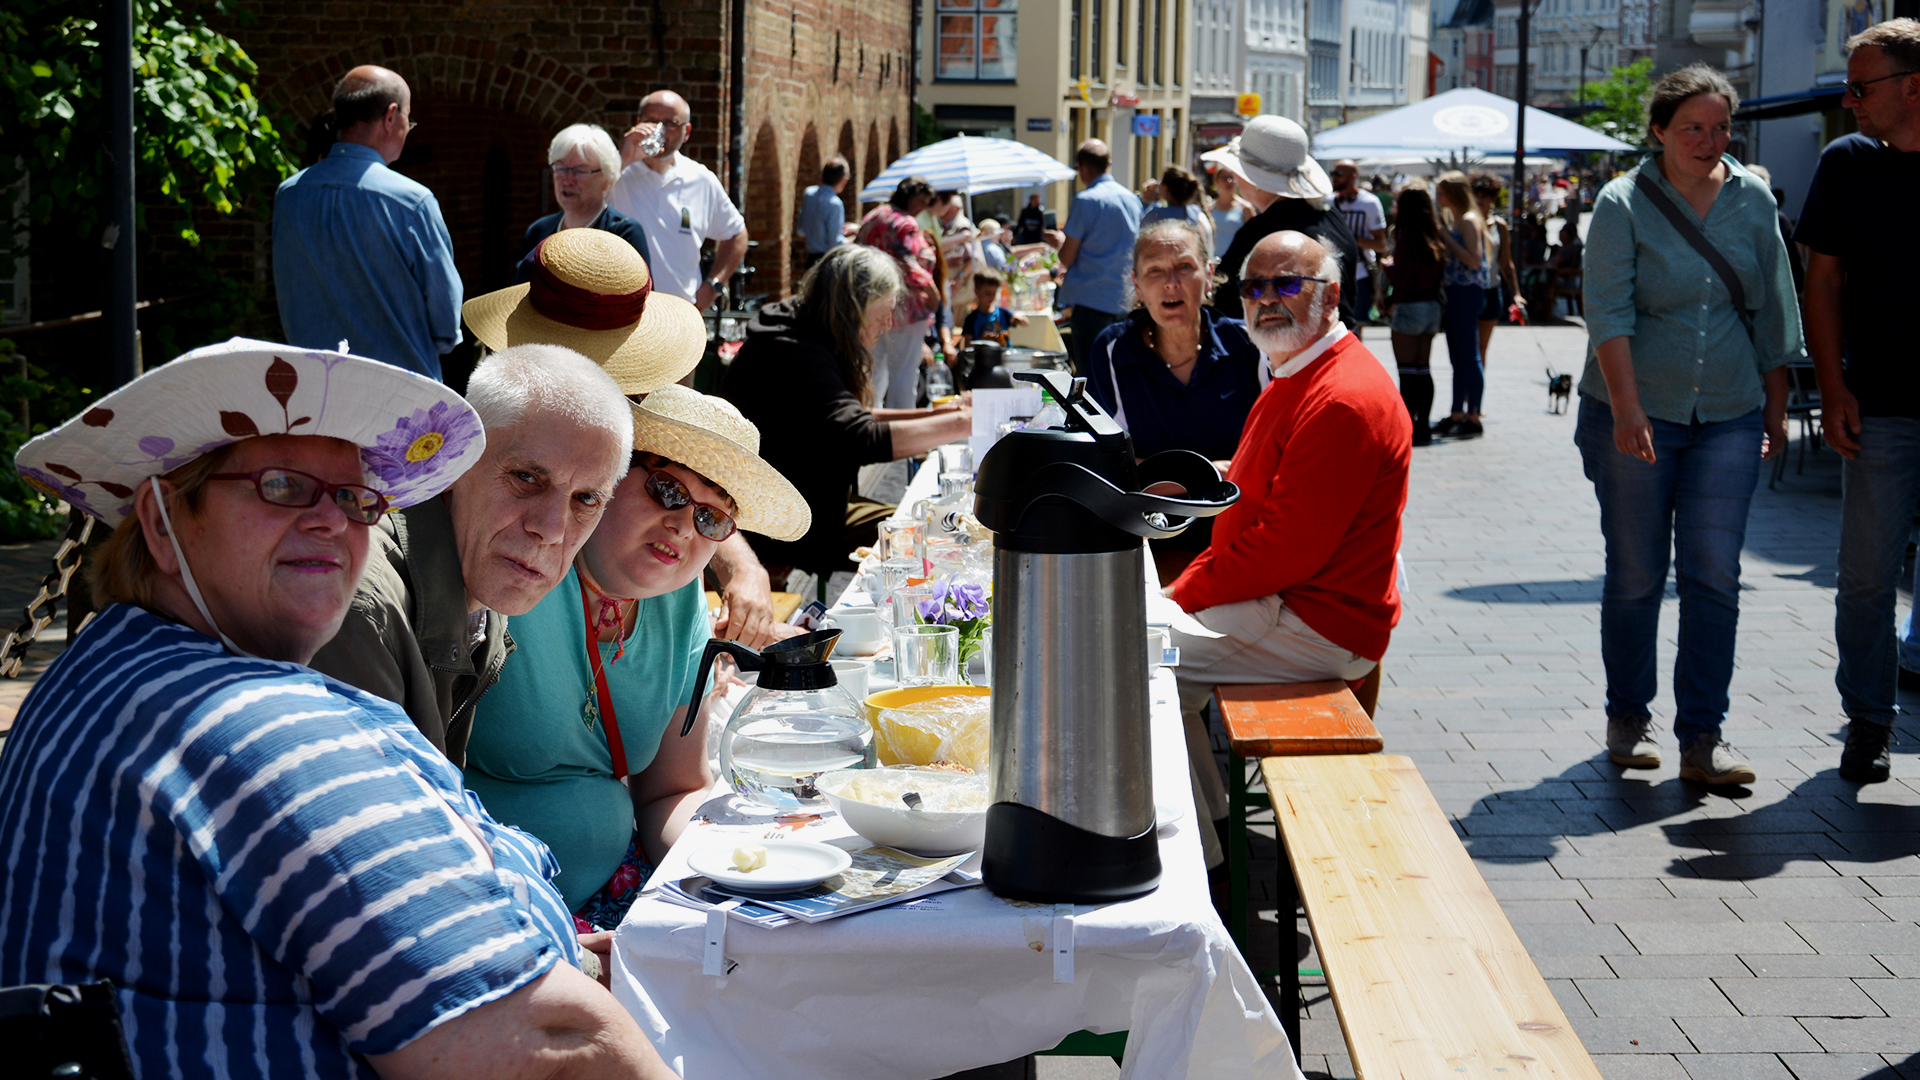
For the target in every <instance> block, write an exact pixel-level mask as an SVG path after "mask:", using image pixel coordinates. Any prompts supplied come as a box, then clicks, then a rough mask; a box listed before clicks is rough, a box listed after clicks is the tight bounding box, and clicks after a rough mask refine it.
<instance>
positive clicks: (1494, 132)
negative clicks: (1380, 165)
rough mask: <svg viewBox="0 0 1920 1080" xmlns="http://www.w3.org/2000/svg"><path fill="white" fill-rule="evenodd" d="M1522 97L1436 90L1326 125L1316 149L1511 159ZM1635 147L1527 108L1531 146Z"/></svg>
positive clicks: (1346, 154)
mask: <svg viewBox="0 0 1920 1080" xmlns="http://www.w3.org/2000/svg"><path fill="white" fill-rule="evenodd" d="M1518 115H1519V107H1518V103H1517V102H1515V101H1513V100H1511V99H1509V98H1503V97H1500V96H1499V95H1497V94H1489V93H1487V92H1486V91H1485V90H1477V89H1472V88H1462V89H1459V90H1449V91H1447V92H1446V93H1444V94H1436V95H1434V96H1433V97H1430V98H1427V99H1425V100H1424V101H1417V102H1415V103H1414V104H1412V105H1408V106H1405V107H1404V108H1399V109H1394V110H1393V111H1392V112H1385V113H1381V114H1380V115H1378V116H1369V117H1367V118H1366V119H1365V120H1356V121H1354V122H1353V123H1351V124H1342V125H1340V126H1339V127H1336V128H1331V129H1329V130H1326V131H1322V132H1320V133H1319V134H1317V135H1315V136H1314V137H1313V154H1314V156H1315V157H1317V158H1320V159H1321V160H1322V161H1330V160H1333V159H1335V158H1369V157H1378V158H1394V159H1404V158H1406V157H1408V156H1410V155H1411V154H1423V155H1425V154H1430V155H1431V156H1432V157H1435V158H1443V157H1445V156H1447V155H1448V154H1449V153H1453V154H1461V155H1469V156H1476V157H1486V156H1489V155H1493V154H1504V155H1507V159H1508V160H1509V161H1511V160H1512V155H1513V152H1514V135H1515V130H1514V129H1515V126H1516V118H1517V117H1518ZM1635 149H1636V148H1635V147H1633V146H1629V145H1628V144H1626V143H1623V142H1621V141H1620V140H1619V139H1615V138H1613V137H1611V136H1609V135H1606V134H1604V133H1602V132H1598V131H1595V130H1593V129H1592V128H1589V127H1583V126H1581V125H1579V124H1576V123H1574V122H1573V121H1571V120H1565V119H1562V118H1561V117H1558V116H1555V115H1553V114H1552V113H1550V112H1542V111H1541V110H1539V109H1535V108H1532V107H1531V106H1529V107H1528V109H1527V151H1528V154H1529V156H1530V157H1531V155H1533V154H1536V153H1550V154H1563V153H1573V152H1577V151H1596V152H1602V153H1604V152H1608V151H1611V152H1613V153H1632V152H1634V150H1635Z"/></svg>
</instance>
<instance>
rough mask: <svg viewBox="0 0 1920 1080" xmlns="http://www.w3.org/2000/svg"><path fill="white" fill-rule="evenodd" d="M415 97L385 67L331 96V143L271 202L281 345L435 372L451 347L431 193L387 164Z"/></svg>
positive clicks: (453, 281) (451, 286) (451, 285)
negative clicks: (347, 353)
mask: <svg viewBox="0 0 1920 1080" xmlns="http://www.w3.org/2000/svg"><path fill="white" fill-rule="evenodd" d="M412 112H413V95H412V92H411V91H410V90H408V88H407V83H406V80H405V79H402V78H401V77H400V76H398V75H396V74H394V73H393V72H391V71H388V70H387V69H386V68H383V67H375V66H373V65H371V64H366V65H362V66H360V67H357V68H354V69H353V70H352V71H349V72H347V74H346V77H345V78H343V79H341V80H340V85H339V86H337V87H335V88H334V91H333V116H334V123H335V125H336V130H337V131H338V132H339V134H338V135H337V136H336V138H337V139H338V140H339V141H338V142H335V143H334V144H333V149H332V150H330V151H329V152H328V153H327V156H326V157H325V158H324V159H322V160H321V161H320V162H319V164H316V165H314V166H312V167H311V168H307V169H303V170H301V171H300V172H298V173H295V174H294V175H293V176H291V177H288V178H287V179H286V181H284V182H283V183H281V185H280V190H279V193H278V194H276V195H275V196H274V200H273V286H274V291H275V292H277V293H278V294H279V299H280V324H281V325H282V326H283V327H284V328H285V329H286V334H287V342H288V343H289V344H292V345H299V346H303V347H306V348H316V349H333V348H340V347H341V345H340V343H341V342H342V341H345V342H346V343H347V345H346V346H345V347H346V348H347V349H349V350H350V351H351V352H353V353H355V354H356V355H359V356H367V357H371V358H373V359H375V360H384V361H386V362H387V363H389V364H393V365H395V366H396V367H403V368H407V369H409V370H411V371H417V372H419V373H420V374H422V375H426V376H428V377H430V378H435V379H438V378H439V377H440V354H442V353H444V352H446V351H447V350H448V349H451V348H453V347H454V346H455V345H458V344H459V343H460V301H461V285H460V272H459V271H458V270H456V269H455V268H454V265H453V238H452V237H451V236H449V235H447V223H446V222H445V221H444V220H443V219H442V218H441V216H440V203H439V202H438V201H437V200H435V199H434V197H433V192H431V191H428V190H427V189H426V188H425V187H423V186H421V185H420V184H418V183H416V182H415V181H413V180H410V179H408V178H407V177H405V176H402V175H400V174H399V173H397V172H394V171H393V170H392V169H389V168H388V167H387V166H389V165H391V164H393V162H395V161H397V160H399V158H400V151H401V150H402V149H403V148H404V147H405V146H406V144H407V133H408V132H410V131H412V130H413V120H412V118H411V117H412Z"/></svg>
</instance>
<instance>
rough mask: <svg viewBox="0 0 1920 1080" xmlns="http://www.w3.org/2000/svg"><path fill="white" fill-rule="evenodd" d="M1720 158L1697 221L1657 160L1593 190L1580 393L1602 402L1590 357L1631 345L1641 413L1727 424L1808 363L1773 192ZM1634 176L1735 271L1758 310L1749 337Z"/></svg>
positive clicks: (1723, 293)
mask: <svg viewBox="0 0 1920 1080" xmlns="http://www.w3.org/2000/svg"><path fill="white" fill-rule="evenodd" d="M1722 160H1724V161H1725V162H1726V164H1727V171H1728V174H1729V175H1728V178H1727V182H1726V184H1725V185H1724V186H1722V187H1721V189H1720V194H1719V196H1718V197H1717V198H1715V199H1714V202H1713V206H1712V207H1711V208H1710V209H1709V211H1708V213H1707V218H1706V221H1705V222H1704V223H1701V222H1700V219H1699V218H1698V217H1697V216H1694V213H1693V208H1692V207H1691V206H1689V205H1687V200H1686V199H1685V197H1683V196H1682V195H1681V194H1680V193H1679V192H1678V191H1677V190H1675V189H1674V187H1673V185H1672V184H1671V183H1668V181H1667V178H1666V177H1665V176H1664V175H1662V174H1661V172H1660V166H1659V164H1658V158H1657V157H1655V158H1649V159H1647V161H1646V162H1645V163H1643V164H1642V165H1640V166H1639V167H1638V168H1636V169H1634V170H1632V171H1631V172H1629V173H1627V174H1626V175H1625V176H1621V177H1618V178H1616V179H1614V180H1613V181H1611V182H1610V183H1608V184H1607V186H1606V187H1604V188H1601V189H1600V197H1599V198H1598V199H1596V200H1594V206H1593V220H1592V221H1591V222H1589V223H1588V229H1587V242H1586V256H1585V264H1584V265H1585V274H1584V279H1583V280H1584V283H1585V292H1584V297H1583V299H1584V301H1585V303H1584V307H1585V311H1586V320H1587V366H1586V370H1585V371H1584V372H1583V373H1582V374H1581V376H1580V392H1581V393H1583V394H1586V395H1588V396H1590V397H1593V398H1595V399H1597V400H1599V401H1602V402H1610V401H1611V399H1610V398H1609V397H1608V396H1607V384H1606V381H1605V380H1604V379H1603V378H1602V377H1601V375H1600V364H1599V359H1598V356H1597V355H1596V353H1595V351H1594V350H1595V347H1596V346H1598V345H1599V344H1600V343H1601V342H1604V341H1608V340H1611V339H1613V338H1616V337H1630V338H1632V339H1633V341H1632V342H1631V343H1630V344H1631V350H1632V353H1633V374H1634V382H1635V383H1636V384H1637V385H1638V386H1639V388H1640V404H1641V407H1642V408H1644V409H1645V410H1646V413H1647V415H1648V416H1651V417H1655V418H1657V419H1660V420H1666V421H1669V422H1671V423H1675V424H1686V423H1691V422H1693V421H1694V420H1700V421H1703V422H1707V423H1713V422H1718V421H1721V420H1732V419H1735V418H1737V417H1741V416H1745V415H1746V414H1748V413H1750V412H1752V411H1753V410H1755V409H1757V408H1759V407H1760V406H1761V405H1762V404H1763V403H1764V402H1765V400H1766V391H1765V388H1764V385H1763V383H1762V380H1761V376H1762V375H1764V374H1765V373H1766V372H1769V371H1772V370H1773V369H1774V368H1777V367H1779V366H1781V365H1782V364H1785V363H1787V362H1788V361H1789V360H1793V359H1797V358H1800V357H1804V356H1806V354H1807V345H1806V339H1805V338H1804V337H1803V336H1802V334H1801V331H1800V307H1799V303H1798V301H1797V300H1796V299H1795V297H1794V292H1793V271H1792V269H1791V268H1790V266H1789V264H1788V262H1787V248H1786V244H1785V243H1784V242H1783V241H1782V240H1781V238H1780V221H1779V217H1778V213H1779V211H1778V208H1777V206H1776V204H1775V203H1774V201H1773V193H1772V192H1770V191H1768V190H1767V186H1766V185H1765V184H1764V183H1762V182H1761V181H1760V178H1759V177H1757V176H1755V175H1753V174H1752V173H1750V172H1748V171H1747V170H1746V169H1744V168H1742V167H1741V166H1740V164H1739V162H1736V161H1734V160H1733V159H1732V158H1730V157H1725V158H1723V159H1722ZM1642 172H1645V173H1647V174H1648V175H1649V176H1651V177H1653V182H1654V183H1656V184H1658V185H1659V186H1660V188H1661V190H1662V191H1664V192H1665V193H1666V195H1667V197H1668V198H1670V199H1672V200H1673V201H1674V204H1675V205H1677V206H1678V207H1679V208H1680V212H1681V213H1683V214H1687V215H1689V216H1690V217H1693V220H1694V222H1695V223H1696V224H1700V225H1701V227H1702V231H1703V232H1705V233H1706V235H1707V239H1708V241H1710V242H1711V243H1712V244H1713V246H1714V247H1716V248H1718V249H1719V251H1720V254H1721V255H1722V256H1724V257H1725V258H1726V260H1727V262H1728V263H1730V264H1731V265H1732V266H1733V271H1734V273H1736V274H1738V275H1739V277H1740V284H1741V286H1742V287H1743V288H1745V289H1746V293H1747V303H1748V304H1750V305H1753V307H1754V308H1755V309H1756V310H1755V313H1754V319H1753V336H1752V337H1751V338H1749V337H1748V335H1747V330H1746V328H1745V327H1744V326H1742V325H1741V322H1740V317H1739V316H1738V315H1737V314H1736V313H1735V312H1734V310H1733V297H1732V295H1731V294H1730V293H1728V291H1727V288H1726V286H1725V285H1723V284H1722V283H1721V282H1720V280H1719V276H1718V275H1717V274H1715V273H1714V272H1713V269H1712V267H1711V266H1709V265H1708V264H1707V260H1706V259H1704V258H1702V257H1701V256H1700V254H1699V253H1698V252H1696V251H1694V250H1693V247H1692V246H1691V245H1689V244H1688V243H1687V241H1686V239H1685V238H1684V237H1682V236H1681V235H1680V233H1679V232H1678V231H1677V230H1675V229H1674V227H1673V225H1672V223H1670V222H1669V221H1668V220H1667V218H1666V215H1664V214H1662V213H1661V212H1660V210H1659V208H1658V207H1656V206H1654V205H1653V203H1652V202H1650V201H1649V200H1648V199H1647V197H1646V195H1645V194H1643V193H1642V192H1640V191H1639V189H1638V188H1637V187H1636V184H1635V177H1636V176H1637V175H1638V174H1640V173H1642Z"/></svg>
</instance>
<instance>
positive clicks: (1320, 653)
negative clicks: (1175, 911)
mask: <svg viewBox="0 0 1920 1080" xmlns="http://www.w3.org/2000/svg"><path fill="white" fill-rule="evenodd" d="M1193 617H1194V619H1195V621H1197V622H1198V623H1199V624H1200V625H1201V626H1202V627H1204V628H1205V629H1206V630H1208V631H1210V633H1208V634H1204V635H1203V634H1199V633H1193V632H1190V631H1183V630H1181V629H1180V628H1179V627H1175V628H1174V629H1173V644H1174V645H1176V646H1178V647H1179V649H1180V666H1179V667H1177V668H1174V669H1173V670H1174V676H1175V678H1176V679H1177V680H1178V682H1179V686H1180V718H1181V720H1182V721H1183V722H1184V723H1185V725H1186V733H1187V763H1188V767H1189V771H1190V772H1191V774H1192V777H1193V800H1194V809H1195V811H1196V814H1197V817H1196V819H1195V820H1196V824H1198V825H1199V826H1200V828H1199V833H1200V844H1201V847H1202V848H1203V849H1204V850H1205V852H1206V856H1207V866H1208V867H1209V868H1211V867H1215V866H1219V865H1220V864H1221V863H1222V862H1225V861H1226V852H1225V851H1223V850H1222V849H1221V847H1220V838H1219V837H1218V836H1217V835H1215V831H1214V830H1213V829H1212V828H1210V827H1209V826H1208V823H1210V822H1213V821H1218V820H1221V819H1223V818H1225V817H1226V816H1227V788H1226V785H1225V783H1223V782H1222V781H1221V779H1220V767H1219V765H1217V764H1216V763H1215V761H1214V757H1213V745H1212V743H1211V742H1210V741H1209V740H1208V738H1207V726H1206V722H1205V721H1204V720H1203V719H1202V718H1201V715H1200V711H1201V710H1202V709H1203V708H1205V707H1206V704H1207V700H1208V699H1209V698H1211V697H1212V696H1213V688H1214V687H1215V686H1219V685H1223V684H1230V683H1292V682H1317V681H1320V680H1323V679H1341V680H1349V681H1350V680H1353V679H1358V678H1361V677H1362V676H1364V675H1366V674H1367V673H1368V672H1370V671H1372V670H1373V669H1374V666H1375V665H1376V664H1377V663H1378V662H1377V661H1374V660H1369V659H1367V658H1366V657H1364V656H1361V655H1360V654H1359V653H1356V652H1350V651H1348V650H1346V649H1343V648H1341V647H1340V646H1338V645H1335V644H1334V643H1333V642H1331V641H1328V640H1327V639H1326V638H1324V637H1322V636H1320V634H1319V633H1318V632H1317V631H1315V630H1314V629H1313V627H1311V626H1308V625H1307V623H1306V620H1304V619H1302V618H1301V617H1300V616H1298V615H1296V614H1294V613H1293V611H1292V610H1291V609H1289V608H1288V607H1287V605H1286V604H1285V603H1283V602H1282V601H1281V599H1280V598H1279V597H1278V596H1262V597H1258V598H1256V599H1253V600H1242V601H1239V602H1237V603H1232V604H1220V605H1218V606H1216V607H1210V608H1206V609H1205V610H1202V611H1197V612H1195V613H1194V616H1193Z"/></svg>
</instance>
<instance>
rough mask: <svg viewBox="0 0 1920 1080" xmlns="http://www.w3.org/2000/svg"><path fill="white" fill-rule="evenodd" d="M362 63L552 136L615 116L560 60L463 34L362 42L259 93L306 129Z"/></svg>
mask: <svg viewBox="0 0 1920 1080" xmlns="http://www.w3.org/2000/svg"><path fill="white" fill-rule="evenodd" d="M361 64H379V65H381V66H382V67H388V68H392V69H393V70H394V71H396V72H398V73H399V74H400V77H401V78H404V79H406V80H407V85H408V86H410V87H412V89H413V92H414V95H415V96H416V97H422V96H428V95H432V96H435V97H441V98H445V99H448V100H454V101H461V102H466V103H469V104H474V105H485V106H489V107H492V108H496V109H504V110H506V111H508V112H514V113H519V114H521V115H523V116H526V117H529V118H531V119H532V120H534V121H536V122H537V123H540V124H542V125H544V126H545V127H547V128H549V129H550V130H553V131H558V130H559V129H560V128H563V127H565V126H566V125H568V124H571V123H575V122H578V121H581V120H590V119H598V118H600V117H601V116H602V115H603V114H607V113H608V112H609V109H608V106H609V102H608V100H607V97H606V95H605V94H603V93H601V92H600V89H599V87H597V86H595V85H594V84H593V83H592V82H591V81H589V80H588V79H587V78H586V76H584V75H582V74H580V73H579V72H577V71H574V70H573V69H572V68H570V67H568V66H567V65H565V64H563V63H561V62H560V61H558V60H555V59H553V58H552V57H549V56H545V55H542V54H541V53H539V52H537V51H534V50H531V49H527V48H523V47H520V46H515V45H506V44H501V43H499V42H493V41H485V40H482V39H480V38H473V37H466V36H463V35H459V34H424V35H420V36H418V37H409V38H396V37H384V38H374V39H370V40H366V41H361V42H358V43H356V44H354V45H352V46H350V47H348V48H345V49H341V50H340V51H338V52H335V53H334V54H332V55H331V56H326V57H323V58H321V59H318V60H314V61H312V62H311V63H308V64H306V65H304V66H302V67H299V68H296V69H295V70H293V71H292V72H289V73H288V74H286V75H284V76H281V77H279V78H277V79H273V80H272V81H268V80H267V79H266V78H264V77H263V78H262V79H261V82H260V86H261V89H262V91H263V96H264V97H265V98H266V99H267V100H268V101H269V102H270V103H272V104H274V105H278V106H280V107H282V108H284V109H285V110H286V111H287V112H288V113H289V114H291V115H293V116H295V117H297V118H299V119H300V120H302V121H303V122H304V121H306V120H308V119H310V118H312V117H314V116H318V115H319V114H320V113H322V112H325V111H326V110H327V109H328V108H330V107H331V104H332V102H331V99H332V95H333V87H334V85H335V84H336V83H338V82H339V81H340V78H341V76H343V75H345V74H346V73H347V72H349V71H351V70H353V69H354V68H355V67H357V66H359V65H361ZM621 119H624V118H616V120H615V122H616V123H617V122H619V121H620V120H621Z"/></svg>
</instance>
